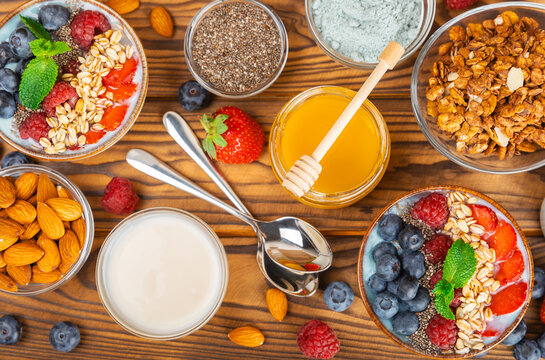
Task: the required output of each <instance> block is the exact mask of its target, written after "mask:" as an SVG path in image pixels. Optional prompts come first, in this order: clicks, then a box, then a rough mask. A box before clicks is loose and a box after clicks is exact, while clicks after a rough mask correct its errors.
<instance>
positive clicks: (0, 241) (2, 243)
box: [0, 236, 19, 251]
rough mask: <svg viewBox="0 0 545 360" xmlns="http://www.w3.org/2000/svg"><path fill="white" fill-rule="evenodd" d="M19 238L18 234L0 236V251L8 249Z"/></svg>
mask: <svg viewBox="0 0 545 360" xmlns="http://www.w3.org/2000/svg"><path fill="white" fill-rule="evenodd" d="M17 240H19V238H18V237H17V236H4V237H2V236H0V251H3V250H6V249H7V248H9V247H10V246H11V245H13V244H15V243H16V242H17Z"/></svg>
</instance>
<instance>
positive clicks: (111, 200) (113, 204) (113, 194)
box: [101, 177, 140, 215]
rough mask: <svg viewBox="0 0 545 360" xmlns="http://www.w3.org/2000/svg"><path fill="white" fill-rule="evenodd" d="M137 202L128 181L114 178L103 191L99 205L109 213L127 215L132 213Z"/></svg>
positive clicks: (137, 199)
mask: <svg viewBox="0 0 545 360" xmlns="http://www.w3.org/2000/svg"><path fill="white" fill-rule="evenodd" d="M139 200H140V199H139V198H138V195H137V194H136V192H135V191H134V189H133V187H132V183H131V182H130V181H129V180H128V179H125V178H122V177H114V178H113V179H112V180H111V181H110V183H109V184H108V186H106V189H104V197H103V198H102V201H101V203H102V207H103V208H104V210H106V211H107V212H109V213H112V214H117V215H127V214H130V213H132V212H133V211H134V209H135V208H136V205H138V201H139Z"/></svg>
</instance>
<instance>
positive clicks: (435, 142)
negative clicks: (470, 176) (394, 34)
mask: <svg viewBox="0 0 545 360" xmlns="http://www.w3.org/2000/svg"><path fill="white" fill-rule="evenodd" d="M506 7H520V8H527V9H540V10H543V11H545V4H540V3H535V2H530V1H528V2H523V1H506V2H501V3H494V4H489V5H483V6H479V7H477V8H474V9H471V10H469V11H466V12H463V13H462V14H460V15H458V16H456V17H454V18H452V19H450V20H449V21H447V22H446V23H445V24H443V25H442V26H441V27H439V28H438V29H437V30H435V32H434V33H433V34H432V35H431V36H430V37H429V38H428V40H427V41H426V42H425V44H424V45H423V46H422V49H421V50H420V53H419V54H418V57H417V58H416V61H415V63H414V66H413V70H412V73H411V106H412V108H413V112H414V114H415V117H416V121H417V123H418V125H419V127H420V130H421V131H422V132H423V133H424V135H425V136H426V139H427V140H428V141H429V142H430V143H431V145H432V146H433V147H434V148H435V149H436V150H437V151H439V152H440V153H441V154H442V155H443V156H445V157H446V158H447V159H449V160H450V161H452V162H454V163H456V164H458V165H460V166H463V167H465V168H468V169H471V170H475V171H480V172H484V173H487V174H517V173H521V172H526V171H531V170H535V169H537V168H540V167H542V166H544V165H545V155H544V158H543V160H541V161H538V162H536V163H533V164H530V165H527V166H524V167H519V168H511V169H495V170H492V169H485V168H482V167H479V166H476V165H473V164H470V163H468V162H467V161H465V160H464V159H462V158H459V157H458V156H455V155H454V154H453V152H452V151H451V149H450V148H449V147H447V146H446V143H447V142H445V141H442V140H440V139H438V138H436V137H435V136H434V135H433V134H432V131H430V127H429V126H428V123H427V120H426V118H425V116H424V115H423V114H422V112H421V111H420V107H419V106H417V104H418V84H417V81H418V73H419V72H420V69H421V67H422V64H423V62H424V59H425V58H426V57H427V56H428V52H429V50H430V48H431V46H432V44H433V43H435V42H436V41H437V40H438V39H439V37H440V36H441V35H443V34H444V33H445V32H446V31H447V30H448V29H449V28H450V27H452V26H453V25H454V24H456V23H457V22H459V21H462V20H464V19H466V18H467V17H469V16H472V15H475V14H478V13H483V12H487V11H490V10H500V11H501V9H503V8H506ZM544 151H545V150H544Z"/></svg>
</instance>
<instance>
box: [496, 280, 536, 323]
mask: <svg viewBox="0 0 545 360" xmlns="http://www.w3.org/2000/svg"><path fill="white" fill-rule="evenodd" d="M527 292H528V284H526V283H525V282H519V283H516V284H513V285H509V286H508V287H506V288H504V289H503V290H501V291H500V292H499V293H497V294H494V295H492V300H491V301H490V309H491V310H492V313H493V314H494V315H505V314H509V313H512V312H513V311H515V310H517V309H518V308H519V307H521V305H522V304H524V300H526V293H527Z"/></svg>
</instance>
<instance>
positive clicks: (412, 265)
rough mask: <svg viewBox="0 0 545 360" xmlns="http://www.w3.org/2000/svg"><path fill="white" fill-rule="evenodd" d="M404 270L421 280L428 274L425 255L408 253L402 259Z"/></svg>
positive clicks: (416, 252)
mask: <svg viewBox="0 0 545 360" xmlns="http://www.w3.org/2000/svg"><path fill="white" fill-rule="evenodd" d="M401 262H402V264H403V270H405V271H406V272H408V273H409V275H411V276H412V277H415V278H417V279H420V278H421V277H422V276H424V273H425V272H426V263H425V261H424V255H423V254H422V253H421V252H420V251H407V252H404V253H403V255H402V257H401Z"/></svg>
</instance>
